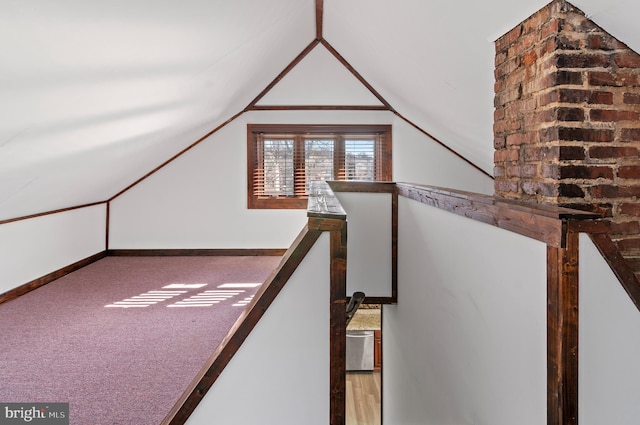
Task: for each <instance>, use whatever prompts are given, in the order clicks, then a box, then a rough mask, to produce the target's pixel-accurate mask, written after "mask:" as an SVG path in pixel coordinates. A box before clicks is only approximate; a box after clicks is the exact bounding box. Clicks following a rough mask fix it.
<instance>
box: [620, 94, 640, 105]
mask: <svg viewBox="0 0 640 425" xmlns="http://www.w3.org/2000/svg"><path fill="white" fill-rule="evenodd" d="M623 102H624V103H626V104H628V105H640V93H625V94H624V97H623Z"/></svg>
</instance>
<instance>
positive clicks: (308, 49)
mask: <svg viewBox="0 0 640 425" xmlns="http://www.w3.org/2000/svg"><path fill="white" fill-rule="evenodd" d="M319 43H320V41H319V40H313V41H312V42H311V43H309V45H308V46H307V47H305V48H304V50H303V51H302V52H300V54H299V55H298V56H296V57H295V59H293V60H292V61H291V63H289V65H287V67H286V68H285V69H283V70H282V72H281V73H280V74H278V76H277V77H276V78H275V79H274V80H273V81H272V82H271V83H269V85H267V87H265V88H264V90H262V91H261V92H260V94H258V96H256V98H255V99H253V100H252V101H251V102H249V105H247V107H246V108H244V112H246V111H249V110H251V108H254V107H255V106H256V103H258V102H260V100H261V99H262V98H263V97H264V96H265V95H266V94H267V93H268V92H269V91H270V90H271V89H272V88H273V87H275V85H276V84H278V83H279V82H280V80H282V79H283V78H284V77H285V76H286V75H287V74H288V73H289V72H290V71H291V70H292V69H293V68H295V66H296V65H298V64H299V63H300V62H301V61H302V59H304V58H305V56H307V55H308V54H309V52H311V51H312V50H313V49H314V48H315V47H316V46H317V45H318V44H319Z"/></svg>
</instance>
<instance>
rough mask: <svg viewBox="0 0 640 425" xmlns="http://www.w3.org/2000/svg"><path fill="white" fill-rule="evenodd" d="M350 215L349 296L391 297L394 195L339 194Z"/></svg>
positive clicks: (348, 225) (348, 230)
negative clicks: (392, 199)
mask: <svg viewBox="0 0 640 425" xmlns="http://www.w3.org/2000/svg"><path fill="white" fill-rule="evenodd" d="M337 197H338V200H339V201H340V203H341V204H342V207H343V208H344V210H345V212H346V213H347V217H348V220H347V235H348V237H347V295H352V294H353V293H354V292H356V291H362V292H364V293H365V295H366V296H368V297H391V295H392V293H391V289H392V288H391V277H392V276H391V273H392V267H391V240H392V233H391V229H392V228H391V225H392V222H391V194H389V193H351V192H343V193H338V194H337Z"/></svg>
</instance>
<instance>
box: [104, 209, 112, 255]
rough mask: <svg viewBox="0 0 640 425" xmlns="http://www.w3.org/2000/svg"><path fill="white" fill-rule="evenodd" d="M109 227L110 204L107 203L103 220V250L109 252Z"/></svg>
mask: <svg viewBox="0 0 640 425" xmlns="http://www.w3.org/2000/svg"><path fill="white" fill-rule="evenodd" d="M110 226H111V202H107V217H106V220H105V226H104V227H105V231H104V249H106V250H107V251H109V227H110Z"/></svg>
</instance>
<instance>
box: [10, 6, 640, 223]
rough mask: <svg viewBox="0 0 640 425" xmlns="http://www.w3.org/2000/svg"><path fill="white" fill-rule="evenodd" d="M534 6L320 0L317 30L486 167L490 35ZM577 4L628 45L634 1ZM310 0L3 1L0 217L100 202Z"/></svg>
mask: <svg viewBox="0 0 640 425" xmlns="http://www.w3.org/2000/svg"><path fill="white" fill-rule="evenodd" d="M546 3H547V2H546V1H535V0H526V1H524V0H521V1H518V2H514V1H512V0H485V1H484V2H477V1H471V0H461V1H458V2H452V1H451V0H325V1H324V34H323V35H324V38H325V39H326V40H327V41H328V42H329V43H330V44H331V45H332V46H333V47H334V48H335V49H336V50H338V51H339V52H340V53H341V54H342V56H343V57H344V58H345V59H346V60H347V61H348V62H349V63H350V64H351V65H352V66H353V67H354V68H355V69H356V70H357V71H358V72H359V73H360V74H361V75H362V76H363V77H364V78H365V79H366V80H367V81H368V82H369V83H370V84H371V85H372V86H373V87H374V88H375V89H376V90H377V91H378V92H379V93H380V94H381V95H382V96H383V97H384V98H385V99H386V100H387V101H388V102H389V103H390V104H391V105H392V106H393V107H394V108H395V109H396V110H397V111H398V112H399V113H401V114H402V115H404V116H405V117H407V118H408V119H410V120H411V121H413V122H415V123H416V124H418V125H419V126H421V127H422V128H423V129H425V130H426V131H428V132H430V133H431V134H433V135H434V136H436V137H438V138H439V139H440V140H442V141H443V142H444V143H446V144H448V145H449V146H450V147H452V148H453V149H455V150H456V151H458V152H459V153H460V154H462V155H463V156H465V157H466V158H468V159H469V160H471V161H472V162H474V163H475V164H477V165H478V166H480V167H481V168H483V169H484V170H486V171H487V172H489V173H491V170H492V158H493V144H492V140H493V136H492V130H491V128H492V124H493V52H494V50H493V41H494V40H495V39H496V38H498V37H499V36H500V35H502V34H503V33H505V32H506V31H508V30H509V29H510V28H512V27H513V26H515V25H517V24H518V23H519V22H520V21H522V20H523V19H525V18H527V17H528V16H529V15H531V14H532V13H533V12H535V11H536V10H538V9H539V8H541V7H542V6H544V5H545V4H546ZM573 4H574V5H575V6H577V7H579V8H580V9H582V10H583V11H584V12H585V13H586V14H587V15H588V16H590V17H591V18H592V19H593V20H594V21H595V22H596V23H597V24H599V25H600V26H602V27H603V28H605V29H606V30H607V31H609V32H610V33H612V34H613V35H615V36H617V37H618V38H619V39H620V40H622V41H623V42H626V43H627V44H628V45H630V46H631V47H632V48H634V49H635V50H636V51H640V32H639V31H637V30H636V28H635V20H636V17H637V16H638V13H639V12H640V2H637V1H631V0H609V1H607V2H603V1H602V0H579V1H575V2H573ZM314 38H315V0H269V1H264V0H234V1H228V0H154V1H151V0H110V1H106V2H98V1H87V0H56V1H50V0H29V1H25V0H0V114H1V117H2V118H1V119H0V220H2V219H7V218H13V217H19V216H24V215H28V214H35V213H39V212H44V211H48V210H54V209H58V208H65V207H70V206H75V205H81V204H86V203H92V202H97V201H104V200H106V199H108V198H110V197H111V196H113V195H114V194H116V193H118V192H119V191H120V190H122V189H123V188H125V187H127V186H128V185H129V184H130V183H132V182H134V181H135V180H136V179H138V178H139V177H141V176H143V175H145V174H146V173H147V172H149V171H150V170H152V169H154V168H155V167H156V166H157V165H159V164H161V163H162V162H164V161H165V160H167V159H169V158H170V157H172V156H173V155H174V154H176V153H177V152H179V151H180V150H182V149H183V148H184V147H186V146H188V145H190V144H191V143H192V142H194V141H195V140H197V139H198V138H200V137H201V136H202V135H204V134H206V133H207V132H208V131H210V130H211V129H213V128H215V127H216V126H217V125H219V124H220V123H222V122H224V121H226V120H227V119H228V118H230V117H231V116H233V115H234V114H236V113H238V112H240V111H241V110H242V109H243V108H244V107H245V106H247V105H248V104H249V102H251V100H253V99H254V98H255V96H257V95H258V93H260V92H261V91H262V90H263V89H264V88H265V87H266V86H267V84H269V83H270V82H271V81H272V80H273V79H274V78H275V77H276V76H277V75H278V74H279V73H280V72H281V71H282V70H283V69H284V68H285V67H286V66H287V65H288V64H289V63H290V62H291V60H292V59H293V58H295V57H296V56H297V55H298V54H299V53H300V52H301V51H302V50H303V49H304V48H305V47H306V46H307V45H308V44H309V43H310V42H312V41H313V39H314Z"/></svg>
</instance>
